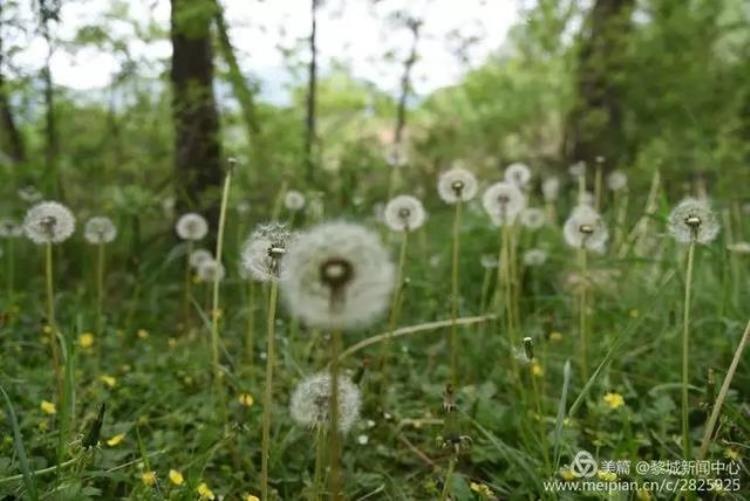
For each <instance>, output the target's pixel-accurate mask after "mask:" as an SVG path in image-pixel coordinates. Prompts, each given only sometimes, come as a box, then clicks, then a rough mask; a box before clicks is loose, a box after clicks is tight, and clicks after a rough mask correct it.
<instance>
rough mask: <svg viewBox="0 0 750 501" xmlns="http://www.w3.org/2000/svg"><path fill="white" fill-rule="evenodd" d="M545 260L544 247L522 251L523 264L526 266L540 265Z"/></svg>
mask: <svg viewBox="0 0 750 501" xmlns="http://www.w3.org/2000/svg"><path fill="white" fill-rule="evenodd" d="M546 261H547V251H546V250H544V249H529V250H527V251H526V252H524V253H523V264H525V265H526V266H541V265H543V264H544V263H545V262H546Z"/></svg>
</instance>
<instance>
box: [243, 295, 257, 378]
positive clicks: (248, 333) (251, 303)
mask: <svg viewBox="0 0 750 501" xmlns="http://www.w3.org/2000/svg"><path fill="white" fill-rule="evenodd" d="M255 288H256V287H255V281H254V280H250V283H249V284H248V293H247V325H246V327H245V354H246V356H247V364H248V367H252V365H253V362H254V361H255Z"/></svg>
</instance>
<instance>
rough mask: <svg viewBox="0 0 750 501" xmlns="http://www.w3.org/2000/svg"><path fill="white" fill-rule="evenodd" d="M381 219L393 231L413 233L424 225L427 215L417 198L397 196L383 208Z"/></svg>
mask: <svg viewBox="0 0 750 501" xmlns="http://www.w3.org/2000/svg"><path fill="white" fill-rule="evenodd" d="M383 217H384V219H385V224H386V225H387V226H388V227H389V228H390V229H391V230H393V231H414V230H416V229H418V228H419V227H420V226H422V224H424V221H425V218H426V217H427V215H426V213H425V211H424V207H423V206H422V202H420V201H419V199H418V198H416V197H413V196H411V195H399V196H397V197H394V198H392V199H391V200H390V201H389V202H388V204H387V205H386V206H385V211H384V213H383Z"/></svg>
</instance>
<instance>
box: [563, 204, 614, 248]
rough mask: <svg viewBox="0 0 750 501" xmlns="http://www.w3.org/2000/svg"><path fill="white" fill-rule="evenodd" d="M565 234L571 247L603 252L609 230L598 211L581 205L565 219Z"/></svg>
mask: <svg viewBox="0 0 750 501" xmlns="http://www.w3.org/2000/svg"><path fill="white" fill-rule="evenodd" d="M563 236H564V237H565V241H566V242H567V244H568V245H570V246H571V247H575V248H577V249H581V248H585V249H588V250H591V251H594V252H599V253H602V252H604V247H605V244H606V243H607V239H609V231H608V230H607V226H606V224H605V223H604V221H603V220H602V218H601V216H600V215H599V213H598V212H596V211H595V210H594V209H592V208H591V207H589V206H587V205H579V206H578V207H576V208H575V209H573V212H572V213H571V215H570V217H569V218H568V220H567V221H565V226H563Z"/></svg>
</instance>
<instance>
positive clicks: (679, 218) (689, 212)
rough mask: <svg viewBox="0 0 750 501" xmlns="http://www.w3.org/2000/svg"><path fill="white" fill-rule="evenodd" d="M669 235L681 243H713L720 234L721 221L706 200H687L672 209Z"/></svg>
mask: <svg viewBox="0 0 750 501" xmlns="http://www.w3.org/2000/svg"><path fill="white" fill-rule="evenodd" d="M668 228H669V233H670V234H671V235H672V237H674V239H675V240H677V241H678V242H680V243H690V242H691V241H692V240H693V239H695V241H696V242H697V243H699V244H708V243H710V242H712V241H713V240H714V239H715V238H716V236H717V235H718V234H719V220H718V218H717V217H716V213H715V212H714V211H713V210H712V209H711V206H710V205H709V203H708V202H707V201H705V200H698V199H696V198H686V199H685V200H683V201H682V202H680V203H679V204H678V205H677V207H675V208H674V209H672V212H671V213H670V214H669V221H668Z"/></svg>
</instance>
